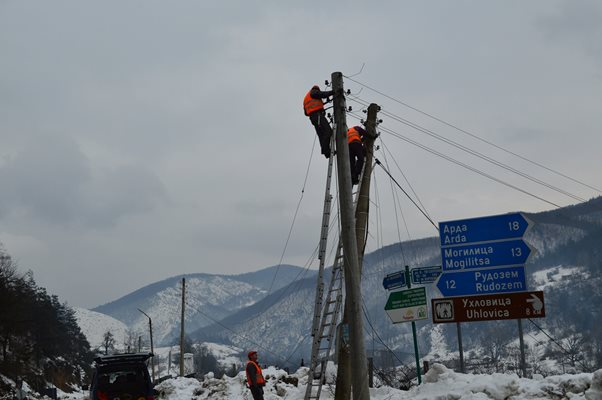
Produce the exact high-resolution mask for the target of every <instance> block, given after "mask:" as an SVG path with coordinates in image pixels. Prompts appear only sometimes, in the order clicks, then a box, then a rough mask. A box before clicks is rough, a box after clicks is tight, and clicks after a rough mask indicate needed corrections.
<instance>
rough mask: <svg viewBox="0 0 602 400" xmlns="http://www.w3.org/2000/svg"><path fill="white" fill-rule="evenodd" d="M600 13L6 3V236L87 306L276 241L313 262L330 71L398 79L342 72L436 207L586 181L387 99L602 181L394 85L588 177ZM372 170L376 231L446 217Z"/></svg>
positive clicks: (597, 167) (511, 4) (560, 200)
mask: <svg viewBox="0 0 602 400" xmlns="http://www.w3.org/2000/svg"><path fill="white" fill-rule="evenodd" d="M379 3H380V4H379ZM600 21H602V4H600V2H597V1H593V0H592V1H550V0H545V1H523V0H520V1H488V2H482V1H453V2H451V1H414V2H409V1H406V2H401V1H386V2H359V1H347V2H323V1H322V2H316V1H309V2H308V1H306V2H302V3H299V2H295V3H294V4H293V2H282V1H271V2H268V1H264V2H253V1H222V2H213V1H169V2H167V1H86V2H82V1H52V2H50V1H48V2H25V1H6V0H4V1H0V242H1V243H2V244H3V246H4V248H5V249H6V251H7V252H8V253H9V254H11V255H12V256H13V258H14V259H15V260H16V261H17V262H18V264H19V266H20V269H21V270H22V271H26V270H29V269H31V270H32V271H33V272H34V277H35V279H36V281H37V283H38V284H40V285H41V286H44V287H47V288H48V290H49V292H50V293H53V294H57V295H59V297H60V298H61V299H62V300H63V301H67V302H68V303H69V304H70V305H73V306H82V307H94V306H96V305H99V304H102V303H106V302H108V301H112V300H115V299H116V298H118V297H120V296H123V295H125V294H127V293H129V292H131V291H133V290H135V289H138V288H140V287H142V286H144V285H146V284H149V283H152V282H155V281H158V280H161V279H165V278H168V277H171V276H174V275H178V274H182V273H194V272H206V273H216V274H235V273H241V272H248V271H255V270H259V269H261V268H264V267H268V266H271V265H276V264H277V263H278V262H279V261H280V258H281V255H282V254H283V252H284V257H283V262H284V263H288V264H295V265H300V266H305V265H306V264H307V263H308V260H311V258H310V257H311V254H312V252H313V250H314V248H315V247H316V245H317V243H318V239H319V229H320V220H321V213H322V201H323V193H324V182H325V176H326V167H327V162H326V160H325V159H324V158H323V157H322V156H321V155H320V154H319V149H318V148H315V149H314V150H313V157H312V146H314V145H315V146H317V143H314V138H315V136H316V135H315V132H314V130H313V128H312V126H311V125H310V123H309V120H308V119H307V118H306V117H305V116H304V115H303V112H302V106H301V104H302V99H303V96H304V95H305V93H306V92H307V90H309V88H310V87H311V86H312V85H313V84H315V83H319V84H321V85H323V82H324V80H330V77H331V73H332V72H334V71H341V72H343V74H344V75H346V76H349V77H351V78H352V79H354V80H356V81H358V82H361V83H362V84H364V85H366V86H368V87H370V88H374V89H377V90H378V91H380V92H382V93H384V94H386V95H387V96H388V97H384V96H382V95H380V94H378V93H376V92H374V91H371V90H370V89H368V88H366V87H364V88H363V89H362V86H361V85H360V84H358V83H356V82H353V81H351V80H349V79H346V80H345V87H346V88H349V89H351V90H352V92H353V93H354V94H355V95H357V96H358V97H359V98H361V99H362V100H363V101H366V102H375V103H377V104H380V105H382V107H383V112H388V113H389V116H385V115H381V116H380V117H381V118H382V119H383V123H382V125H381V127H382V129H383V131H381V133H382V134H381V139H382V141H379V142H378V143H377V144H379V145H380V150H379V151H378V152H377V154H376V156H377V157H378V158H379V159H381V160H383V161H384V160H385V159H386V160H387V162H388V165H389V169H390V170H391V173H392V175H393V176H394V177H395V179H396V180H397V181H398V182H400V183H401V184H402V185H403V186H404V189H405V190H407V191H408V192H409V193H410V194H412V191H411V189H410V187H409V185H408V183H407V182H406V180H405V179H404V177H403V175H405V177H406V178H407V180H408V181H409V183H410V184H411V185H412V188H413V190H414V191H415V193H416V194H417V195H418V197H419V199H420V201H421V202H422V204H423V205H424V207H425V208H426V211H427V212H428V213H429V214H430V215H431V217H432V218H433V219H434V220H435V221H445V220H453V219H462V218H468V217H475V216H482V215H491V214H498V213H505V212H510V211H516V210H523V211H528V212H535V211H542V210H548V209H553V208H555V206H554V205H553V204H556V205H559V206H565V205H569V204H575V203H577V202H578V200H576V199H575V197H568V196H567V195H565V194H561V193H558V192H556V191H553V190H550V189H549V188H546V187H544V186H542V185H539V184H536V183H534V182H532V181H529V180H526V179H524V178H522V177H520V176H517V175H516V174H510V173H508V172H507V171H504V170H502V169H500V168H498V167H494V166H492V165H491V164H488V163H485V162H484V161H483V160H479V159H477V158H475V157H473V156H470V155H468V154H466V153H462V152H460V151H459V150H457V149H454V148H452V147H450V146H449V145H445V144H443V143H441V142H439V141H436V140H434V139H432V138H430V137H428V136H427V135H425V134H424V133H422V132H420V131H418V130H416V129H413V128H411V127H409V126H407V125H404V124H401V123H399V122H398V121H396V120H395V118H392V117H391V115H394V116H395V117H396V118H397V117H398V118H404V119H406V120H408V121H411V122H413V123H415V124H418V125H419V126H420V127H423V128H426V129H429V130H430V131H432V132H435V133H437V134H439V135H442V136H444V137H445V138H448V139H451V140H454V141H456V142H457V143H459V144H461V145H463V146H467V147H470V148H472V149H475V150H477V151H479V152H482V153H483V154H486V155H487V156H488V157H491V158H493V159H495V160H497V161H500V162H503V163H505V164H507V165H509V166H512V168H515V169H516V170H518V171H520V172H522V173H525V174H529V175H530V176H532V177H534V178H536V179H539V180H541V181H544V182H546V183H548V184H550V185H553V186H555V187H558V188H559V189H562V190H564V191H566V192H568V193H570V194H572V195H574V196H576V197H577V198H584V199H589V198H592V197H595V196H598V195H600V192H598V191H596V190H595V189H593V188H590V187H587V186H584V185H581V184H578V183H576V182H574V181H572V180H569V179H567V178H564V177H562V176H560V175H558V174H555V173H552V172H550V171H549V170H546V169H543V168H540V167H537V166H536V165H534V164H531V163H529V162H526V161H524V160H522V159H520V158H517V157H514V156H511V155H510V154H508V153H506V152H504V151H501V150H499V149H497V148H495V147H492V146H489V145H486V144H485V143H484V142H482V141H479V140H476V139H475V138H474V137H471V136H469V135H467V134H466V133H462V132H460V131H458V130H454V129H452V128H451V127H450V126H448V125H445V124H442V123H440V122H437V121H435V120H433V119H430V118H427V117H426V116H425V115H424V114H420V113H418V112H416V111H413V110H412V109H410V108H407V107H405V106H403V105H402V104H400V103H399V102H403V103H405V104H407V105H410V106H412V107H415V108H417V109H419V110H421V111H424V112H426V113H429V114H432V115H434V116H437V117H438V118H440V119H441V120H443V121H445V122H448V123H450V124H453V125H455V126H458V127H460V128H462V129H464V130H466V131H467V132H470V133H471V134H473V135H476V136H477V137H479V138H481V139H483V140H486V141H489V142H492V143H495V144H496V145H498V146H500V147H502V148H504V149H507V150H509V151H512V152H515V153H517V154H520V155H522V156H524V157H525V158H528V159H529V160H532V161H535V162H537V163H540V164H542V165H545V166H546V167H548V168H551V169H553V170H555V171H558V172H562V173H563V174H565V175H567V176H569V177H571V178H573V179H576V180H579V181H581V182H584V183H587V184H589V185H590V186H593V187H595V188H600V187H602V179H601V178H602V157H601V156H600V151H601V149H602V135H601V132H600V128H601V127H602V72H601V71H602V24H600ZM364 64H365V66H364V68H363V70H362V72H361V73H360V74H359V75H355V76H352V75H354V74H356V73H357V72H359V71H360V70H361V68H362V65H364ZM360 89H361V91H360ZM391 98H392V99H395V100H397V101H399V102H396V101H393V100H391ZM348 104H349V105H351V106H353V107H354V109H355V110H357V111H358V112H359V111H360V110H361V106H359V105H358V104H356V103H354V102H353V101H351V100H348ZM359 114H360V115H361V113H359ZM348 118H349V120H348V124H349V125H354V124H357V123H358V121H357V120H356V119H354V117H353V116H352V115H349V116H348ZM384 129H387V132H385V131H384ZM391 131H392V132H394V133H396V134H398V135H403V136H404V137H407V138H410V139H412V140H415V141H417V142H419V143H421V144H423V145H425V146H428V147H429V148H432V149H434V150H436V151H438V152H440V153H442V154H444V155H446V156H448V157H452V158H453V159H455V160H458V161H460V162H463V163H465V164H467V165H469V166H471V167H473V168H476V169H478V170H479V171H483V172H485V173H487V174H490V175H491V176H494V177H496V178H497V179H499V180H502V181H504V182H507V183H508V184H511V185H514V186H516V187H519V188H521V189H522V190H524V191H526V192H528V193H529V194H526V193H523V192H520V191H518V190H514V189H511V188H509V187H508V186H505V185H503V184H500V183H498V182H494V181H492V180H491V179H488V178H486V177H483V176H481V175H478V174H476V173H474V172H471V171H469V170H467V169H465V168H463V167H461V166H458V165H456V164H453V163H451V162H449V161H447V160H444V159H443V158H441V157H438V156H435V155H433V154H432V153H429V152H427V151H425V150H423V149H421V148H419V147H416V146H414V145H412V144H409V143H407V142H405V141H403V140H400V139H399V138H398V137H396V136H395V135H393V134H391ZM385 148H386V149H388V150H389V151H390V153H386V152H385V151H384V149H385ZM306 171H309V174H308V177H307V182H306V184H305V190H304V192H303V196H301V195H302V189H303V188H304V182H305V175H306ZM402 173H403V175H402ZM375 181H376V187H377V190H375V191H373V199H376V200H375V201H374V205H373V208H372V211H373V215H375V213H374V210H375V209H376V208H377V207H379V209H380V210H381V211H382V212H381V216H382V217H381V219H380V221H379V220H377V219H376V218H374V219H373V220H372V222H371V228H370V229H371V230H372V238H371V243H370V245H369V248H368V251H373V250H375V249H376V248H377V247H378V246H379V245H380V244H390V243H393V242H396V241H398V240H399V238H401V239H402V240H407V239H408V238H412V239H415V238H421V237H427V236H435V235H437V231H436V230H435V228H433V226H432V225H431V224H430V223H429V222H428V221H427V220H426V218H424V217H423V216H422V214H420V213H419V212H418V210H417V209H416V207H414V206H413V205H412V203H410V202H409V201H408V200H407V199H406V198H404V197H403V195H400V196H401V197H399V200H400V207H399V208H398V212H397V214H396V213H395V211H394V209H393V207H392V206H391V204H393V195H392V192H391V186H390V182H389V180H388V178H387V176H386V175H385V174H384V173H383V171H382V170H381V169H377V170H376V174H375ZM532 195H533V196H537V197H540V198H541V199H542V200H541V199H537V198H535V197H533V196H532ZM299 201H300V202H301V205H300V208H299V212H298V215H297V218H296V221H295V224H294V227H293V230H292V234H291V239H290V242H289V244H288V247H287V248H286V251H284V249H285V243H286V238H287V235H288V232H289V230H290V229H291V223H292V221H293V216H294V215H295V210H296V207H297V204H298V203H299ZM551 203H552V204H551ZM396 215H397V216H396ZM402 217H403V218H402ZM404 219H405V223H404V221H403V220H404ZM398 226H399V230H398ZM381 228H382V229H381ZM398 231H399V232H400V233H398ZM311 265H312V268H314V267H315V266H316V265H317V263H315V262H314V263H312V264H311Z"/></svg>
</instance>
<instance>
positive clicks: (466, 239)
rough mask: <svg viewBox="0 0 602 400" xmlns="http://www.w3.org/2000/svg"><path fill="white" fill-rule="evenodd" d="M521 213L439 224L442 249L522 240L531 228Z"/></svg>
mask: <svg viewBox="0 0 602 400" xmlns="http://www.w3.org/2000/svg"><path fill="white" fill-rule="evenodd" d="M529 225H530V223H529V220H528V219H526V218H525V217H524V216H523V215H522V214H521V213H513V214H502V215H492V216H488V217H481V218H471V219H464V220H458V221H448V222H440V223H439V237H440V239H441V247H447V246H455V245H462V244H468V243H477V242H487V241H492V240H507V239H517V238H521V237H522V236H523V235H524V234H525V232H526V231H527V229H528V228H529Z"/></svg>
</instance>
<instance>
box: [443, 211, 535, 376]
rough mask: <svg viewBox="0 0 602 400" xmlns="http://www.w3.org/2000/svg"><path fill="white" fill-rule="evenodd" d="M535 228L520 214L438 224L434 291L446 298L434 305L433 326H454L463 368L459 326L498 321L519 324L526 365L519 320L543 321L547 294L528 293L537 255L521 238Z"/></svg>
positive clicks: (520, 328) (522, 352) (522, 354)
mask: <svg viewBox="0 0 602 400" xmlns="http://www.w3.org/2000/svg"><path fill="white" fill-rule="evenodd" d="M531 226H532V223H531V221H529V220H528V219H527V218H526V217H525V216H524V215H523V214H522V213H510V214H502V215H492V216H487V217H480V218H471V219H465V220H458V221H448V222H441V223H439V238H440V244H441V262H442V274H441V275H440V277H439V279H437V283H436V285H437V288H438V289H439V291H440V292H441V294H442V295H443V296H445V298H443V299H432V301H431V305H432V314H433V322H434V323H444V322H456V324H457V328H458V346H459V350H460V362H461V364H463V362H462V361H463V354H462V342H461V331H460V322H470V321H488V320H498V319H517V320H518V322H519V336H520V337H519V339H520V343H521V359H522V360H524V348H523V346H522V343H523V340H522V325H521V321H520V319H521V318H531V317H543V316H545V309H544V306H543V292H526V290H527V283H526V276H525V275H526V274H525V264H526V263H527V261H528V259H529V257H530V255H531V254H532V253H533V249H532V248H531V247H530V246H529V245H528V244H527V243H525V242H524V241H523V240H522V238H523V236H524V235H525V233H526V232H527V231H528V230H529V228H530V227H531ZM527 295H528V296H529V298H525V296H527ZM529 304H530V305H531V306H529ZM522 364H523V365H522V367H523V374H524V375H526V373H525V366H524V362H523V363H522ZM462 370H463V366H462ZM462 372H464V371H462Z"/></svg>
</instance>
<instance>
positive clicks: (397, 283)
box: [383, 271, 406, 290]
mask: <svg viewBox="0 0 602 400" xmlns="http://www.w3.org/2000/svg"><path fill="white" fill-rule="evenodd" d="M404 286H406V273H405V271H399V272H395V273H393V274H389V275H387V276H385V278H384V279H383V287H384V288H385V289H387V290H391V289H396V288H400V287H404Z"/></svg>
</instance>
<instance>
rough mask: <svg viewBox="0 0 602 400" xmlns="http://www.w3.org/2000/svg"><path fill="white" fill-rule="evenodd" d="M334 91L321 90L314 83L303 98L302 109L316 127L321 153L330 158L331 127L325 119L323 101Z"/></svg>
mask: <svg viewBox="0 0 602 400" xmlns="http://www.w3.org/2000/svg"><path fill="white" fill-rule="evenodd" d="M333 94H334V91H332V90H327V91H321V90H320V87H319V86H318V85H314V86H313V87H312V88H311V89H310V91H309V92H307V94H306V95H305V98H304V99H303V111H304V112H305V115H307V116H308V117H309V120H310V121H311V124H312V125H313V126H314V128H315V129H316V133H317V134H318V138H319V139H320V148H321V150H322V154H323V155H324V157H326V158H330V138H331V137H332V128H331V127H330V123H329V122H328V120H327V119H326V112H325V111H324V101H323V100H322V99H327V98H328V97H329V96H332V95H333Z"/></svg>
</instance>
